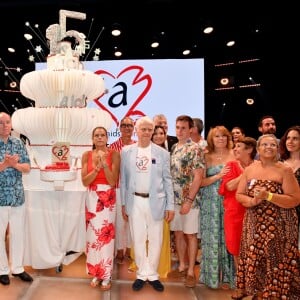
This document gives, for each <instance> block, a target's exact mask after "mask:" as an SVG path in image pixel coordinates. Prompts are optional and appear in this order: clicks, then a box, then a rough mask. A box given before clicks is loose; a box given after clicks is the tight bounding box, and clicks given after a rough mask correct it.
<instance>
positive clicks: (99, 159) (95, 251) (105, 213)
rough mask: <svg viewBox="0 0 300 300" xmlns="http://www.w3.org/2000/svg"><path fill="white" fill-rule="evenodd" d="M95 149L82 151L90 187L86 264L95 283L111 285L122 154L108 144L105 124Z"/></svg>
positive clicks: (95, 137) (95, 132) (103, 286)
mask: <svg viewBox="0 0 300 300" xmlns="http://www.w3.org/2000/svg"><path fill="white" fill-rule="evenodd" d="M92 140H93V149H92V150H91V151H86V152H84V153H83V155H82V172H81V179H82V183H83V185H84V186H87V187H88V197H87V200H86V257H87V259H86V268H87V272H88V274H90V275H92V276H93V277H94V278H93V280H92V282H91V285H92V286H97V285H99V284H100V289H101V290H109V289H110V287H111V275H112V271H113V261H114V244H115V219H116V193H115V185H116V182H117V179H118V176H119V169H120V154H119V152H117V151H115V150H111V149H109V148H108V147H107V141H108V134H107V130H106V129H105V128H104V127H96V128H95V129H94V130H93V133H92Z"/></svg>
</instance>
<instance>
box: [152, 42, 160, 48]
mask: <svg viewBox="0 0 300 300" xmlns="http://www.w3.org/2000/svg"><path fill="white" fill-rule="evenodd" d="M158 46H159V42H153V43H152V44H151V47H152V48H157V47H158Z"/></svg>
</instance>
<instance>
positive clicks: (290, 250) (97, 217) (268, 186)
mask: <svg viewBox="0 0 300 300" xmlns="http://www.w3.org/2000/svg"><path fill="white" fill-rule="evenodd" d="M134 130H135V133H136V137H137V140H134V139H133V138H132V136H133V132H134ZM202 130H203V122H202V120H201V119H199V118H191V117H190V116H187V115H180V116H178V117H177V118H176V124H175V131H176V136H168V123H167V119H166V117H165V116H164V115H157V116H155V117H154V118H150V117H148V116H144V117H141V118H139V119H138V120H137V121H136V122H134V120H133V119H131V118H129V117H125V118H123V119H122V120H121V121H120V132H121V136H120V138H119V139H118V140H117V141H115V142H114V143H112V144H111V145H109V143H108V137H109V136H108V132H107V130H106V129H105V128H104V127H96V128H95V129H94V130H93V132H92V142H93V149H91V150H89V151H86V152H85V153H83V155H82V183H83V185H84V186H86V187H87V190H88V191H87V199H86V269H87V273H88V274H90V275H91V276H92V278H93V279H92V282H91V285H92V286H97V285H99V286H100V289H101V290H104V291H105V290H109V289H110V288H111V277H112V272H113V265H114V260H116V262H117V263H123V261H124V259H125V258H127V257H129V256H131V257H132V259H134V263H135V264H136V280H135V281H134V282H133V285H132V289H133V290H134V291H139V290H141V289H142V288H143V287H144V285H145V284H146V283H147V282H148V283H149V284H150V285H151V286H152V287H153V288H154V289H155V290H156V291H159V292H162V291H163V290H164V286H163V284H162V282H161V281H160V278H161V277H164V276H168V277H169V278H182V279H184V285H185V286H186V287H190V288H193V287H195V285H196V284H197V281H198V282H200V283H203V284H205V285H206V286H208V287H210V288H220V287H224V288H225V287H227V286H229V287H231V288H232V289H233V294H232V299H237V300H239V299H243V298H244V297H247V296H253V298H252V299H255V300H259V299H291V300H293V299H300V250H299V249H300V242H299V240H300V238H299V217H300V211H299V207H300V188H299V185H300V126H292V127H290V128H288V129H287V130H286V132H285V133H284V135H283V136H282V137H281V139H278V138H277V137H276V135H275V134H276V124H275V120H274V118H273V117H272V116H264V117H263V118H262V119H261V120H260V123H259V126H258V130H259V131H260V133H261V136H260V137H259V138H258V139H257V140H256V139H254V138H252V137H248V136H246V135H245V132H244V131H243V130H242V128H240V127H234V128H232V131H231V132H230V131H229V130H228V129H227V128H226V127H225V126H223V125H218V126H215V127H212V128H210V130H209V131H208V134H207V137H206V139H204V138H203V137H202V135H201V133H202ZM10 132H11V120H10V116H8V115H7V114H5V113H1V114H0V138H1V139H0V150H1V152H0V155H1V157H0V160H1V164H0V182H1V196H0V205H1V206H0V214H1V220H0V222H1V227H0V233H1V239H2V241H4V240H5V235H6V230H7V228H8V224H9V226H10V228H9V230H10V231H14V232H17V231H18V228H20V226H22V222H24V191H23V187H22V176H21V174H22V173H23V172H28V171H29V169H30V161H29V158H28V155H27V153H26V150H25V148H24V146H23V145H22V142H19V141H18V140H15V139H14V138H12V137H11V136H10ZM2 183H3V184H2ZM15 186H18V190H17V191H19V193H15V191H14V192H13V191H12V190H13V189H15ZM170 231H172V232H173V233H174V238H175V246H176V254H177V257H178V268H176V269H171V263H170V251H171V247H170ZM12 237H13V238H12V240H11V241H10V243H11V244H12V245H14V244H17V246H18V249H20V248H21V249H22V247H23V244H22V238H23V237H22V234H21V233H19V235H16V236H14V235H12ZM20 237H21V238H20ZM199 240H201V255H202V259H201V264H200V276H199V278H196V276H195V270H194V269H195V261H196V257H197V253H198V251H199ZM11 249H12V252H11V255H12V259H11V264H12V266H11V270H12V273H13V275H14V276H18V277H20V278H21V279H22V280H25V281H32V278H31V276H30V275H29V274H27V273H26V272H25V271H24V268H23V267H22V263H21V262H22V260H21V257H22V253H20V252H21V251H14V249H16V248H15V246H12V247H11ZM0 255H1V256H0V282H1V283H2V284H9V277H8V274H9V266H8V259H7V256H6V249H5V243H2V242H1V244H0ZM162 274H163V275H162Z"/></svg>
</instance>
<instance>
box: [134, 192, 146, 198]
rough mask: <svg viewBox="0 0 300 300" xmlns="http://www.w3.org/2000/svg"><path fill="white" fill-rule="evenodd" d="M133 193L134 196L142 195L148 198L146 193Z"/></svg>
mask: <svg viewBox="0 0 300 300" xmlns="http://www.w3.org/2000/svg"><path fill="white" fill-rule="evenodd" d="M134 195H135V196H140V197H143V198H149V194H148V193H137V192H134Z"/></svg>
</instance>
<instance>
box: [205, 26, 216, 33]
mask: <svg viewBox="0 0 300 300" xmlns="http://www.w3.org/2000/svg"><path fill="white" fill-rule="evenodd" d="M213 31H214V28H213V27H212V26H208V27H206V28H204V29H203V32H204V33H206V34H209V33H212V32H213Z"/></svg>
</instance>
